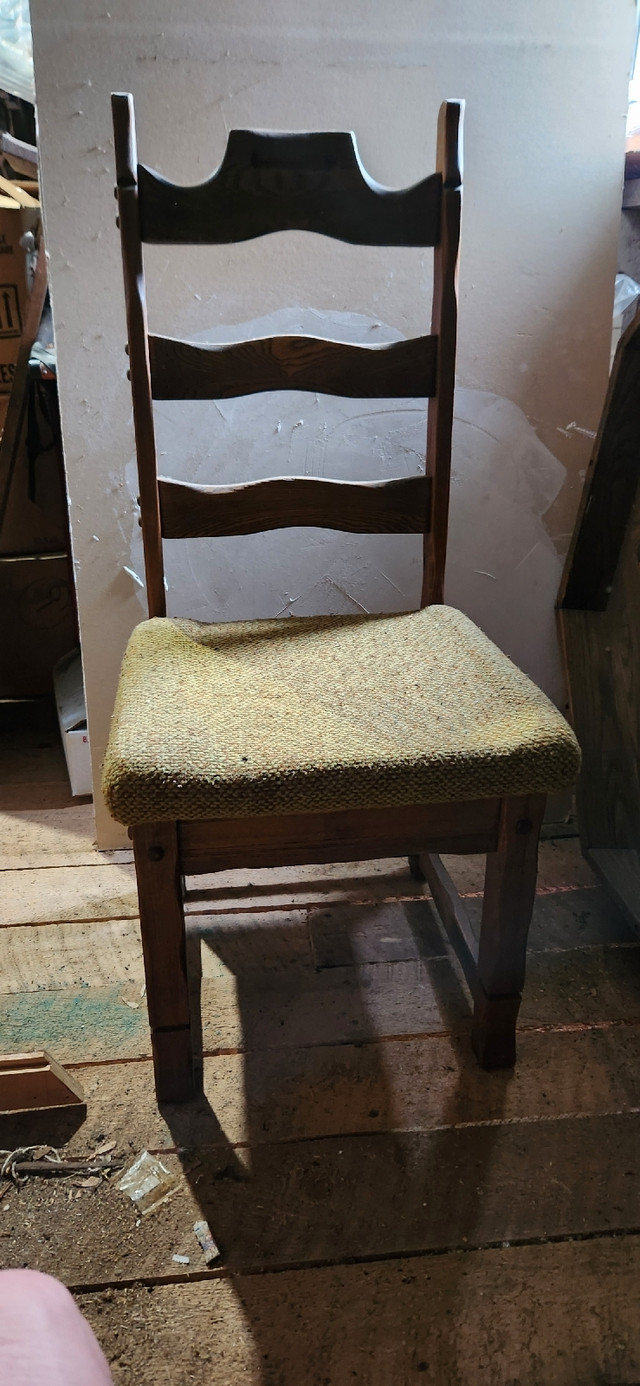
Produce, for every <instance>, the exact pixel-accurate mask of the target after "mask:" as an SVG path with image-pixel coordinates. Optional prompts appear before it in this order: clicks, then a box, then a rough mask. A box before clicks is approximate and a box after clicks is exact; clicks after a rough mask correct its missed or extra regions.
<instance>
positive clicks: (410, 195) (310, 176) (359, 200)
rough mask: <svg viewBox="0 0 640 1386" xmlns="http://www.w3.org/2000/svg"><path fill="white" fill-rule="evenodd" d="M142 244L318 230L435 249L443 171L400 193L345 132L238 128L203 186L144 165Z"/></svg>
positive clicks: (214, 241)
mask: <svg viewBox="0 0 640 1386" xmlns="http://www.w3.org/2000/svg"><path fill="white" fill-rule="evenodd" d="M138 180H139V184H140V213H141V230H142V239H143V241H147V242H149V243H150V244H155V245H159V244H171V245H185V244H200V245H204V244H206V245H226V244H229V243H230V242H233V241H244V240H250V239H252V238H253V237H254V236H264V235H267V234H268V233H269V232H272V231H287V230H288V231H290V230H301V231H316V232H319V233H320V234H321V235H324V236H333V237H335V238H336V239H338V240H342V241H347V242H350V243H351V244H353V245H389V246H391V245H406V246H429V245H435V244H436V242H437V240H438V237H439V231H440V197H441V189H442V178H441V175H440V174H439V173H436V174H432V175H431V177H429V178H425V179H423V180H422V181H421V182H419V183H416V184H415V185H414V186H413V187H411V188H405V189H401V190H397V191H396V190H393V189H390V188H383V187H381V186H380V185H379V184H377V183H375V182H374V181H373V179H371V178H370V177H369V175H368V174H367V173H366V172H365V170H364V169H363V167H362V164H361V162H360V156H359V154H358V149H357V145H356V141H355V136H354V135H353V134H350V133H348V132H337V131H336V132H332V131H328V132H320V133H313V134H269V133H266V132H263V131H259V130H231V131H230V132H229V137H228V141H227V148H226V150H225V153H224V157H223V160H222V163H221V164H220V166H219V168H218V169H217V171H216V172H215V173H213V174H212V175H211V177H210V178H209V179H208V180H207V181H206V182H205V183H200V184H198V185H196V186H192V187H186V188H185V187H179V186H178V185H177V184H176V183H170V182H168V181H167V179H165V178H162V177H161V176H160V174H158V173H155V172H154V171H153V169H150V168H147V167H145V166H144V165H140V166H139V168H138Z"/></svg>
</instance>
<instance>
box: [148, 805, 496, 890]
mask: <svg viewBox="0 0 640 1386" xmlns="http://www.w3.org/2000/svg"><path fill="white" fill-rule="evenodd" d="M499 813H500V800H499V799H481V800H477V801H475V802H473V803H471V802H468V803H455V804H453V803H452V804H415V805H408V806H407V807H406V808H405V807H401V808H376V809H373V808H370V809H342V810H339V811H337V812H334V813H306V814H304V813H300V814H285V815H282V816H281V817H275V816H274V817H270V816H267V815H265V816H264V817H260V818H219V819H210V820H208V821H204V820H201V821H195V822H193V823H189V822H181V823H179V824H178V836H179V842H180V855H181V860H182V865H183V870H184V873H185V875H199V874H200V873H204V872H207V871H224V870H229V869H231V868H232V867H235V866H247V867H258V866H289V865H292V866H293V865H297V864H299V863H301V862H314V861H315V862H322V861H365V860H367V859H371V860H373V859H379V858H381V857H393V856H407V855H408V853H409V851H415V852H421V851H435V852H451V851H453V852H486V851H491V850H493V848H494V847H496V845H497V841H498V837H497V832H498V819H499ZM134 831H135V832H138V831H139V829H135V830H134Z"/></svg>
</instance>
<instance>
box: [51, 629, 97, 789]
mask: <svg viewBox="0 0 640 1386" xmlns="http://www.w3.org/2000/svg"><path fill="white" fill-rule="evenodd" d="M53 686H54V689H55V695H56V707H57V709H58V722H59V724H60V735H61V737H62V745H63V747H64V754H65V760H66V762H67V771H68V773H69V782H70V784H71V793H72V794H73V795H74V796H78V795H80V794H91V790H92V784H91V750H90V746H89V733H88V731H87V709H86V707H85V701H84V684H83V681H82V660H81V658H80V651H79V650H77V649H76V650H71V652H70V653H69V654H67V655H64V656H63V658H62V659H59V660H58V663H57V664H56V666H55V668H54V671H53Z"/></svg>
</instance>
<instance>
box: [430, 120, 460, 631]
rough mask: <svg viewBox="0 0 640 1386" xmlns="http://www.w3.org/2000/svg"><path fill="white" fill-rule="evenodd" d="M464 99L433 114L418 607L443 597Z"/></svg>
mask: <svg viewBox="0 0 640 1386" xmlns="http://www.w3.org/2000/svg"><path fill="white" fill-rule="evenodd" d="M463 114H464V103H463V102H457V101H445V102H444V103H443V105H442V106H441V107H440V115H439V118H438V155H437V168H438V171H439V173H440V174H441V176H442V180H443V188H442V211H441V223H440V239H439V242H438V244H437V245H436V247H435V253H434V266H433V301H432V309H431V331H432V333H433V334H434V335H435V336H436V337H437V338H438V379H437V391H436V395H435V398H434V399H432V401H431V403H430V405H429V420H428V425H427V456H426V470H427V476H429V477H431V479H432V481H433V489H432V492H431V518H430V523H429V525H428V526H427V527H426V529H425V535H427V534H428V538H425V551H424V575H423V586H422V598H421V601H422V605H423V606H428V605H430V603H432V602H435V603H438V602H442V601H444V574H445V565H446V560H447V533H448V526H449V490H450V482H451V430H452V427H453V395H454V387H455V361H456V338H457V323H458V296H457V269H458V247H459V244H460V212H461V206H462V191H461V183H462V155H461V148H462V119H463Z"/></svg>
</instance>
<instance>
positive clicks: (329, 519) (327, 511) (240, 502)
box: [158, 476, 430, 539]
mask: <svg viewBox="0 0 640 1386" xmlns="http://www.w3.org/2000/svg"><path fill="white" fill-rule="evenodd" d="M429 485H430V483H429V479H428V478H427V477H425V476H411V477H398V478H397V479H395V480H393V481H367V482H350V481H320V480H318V479H317V478H315V477H302V476H301V477H297V476H292V477H288V476H279V477H272V478H270V479H269V480H267V481H250V482H247V483H246V484H245V485H238V486H196V485H193V484H191V483H190V482H181V481H169V480H168V479H167V478H166V477H160V478H159V482H158V487H159V493H160V513H161V523H162V533H163V535H164V538H165V539H184V538H186V537H187V536H196V535H200V536H204V535H206V536H208V537H209V538H213V537H215V536H218V535H223V534H256V533H260V532H262V531H264V530H269V529H287V528H290V527H291V526H292V525H316V526H317V527H318V528H320V529H336V530H345V531H347V532H348V533H356V534H419V533H421V532H422V527H423V525H424V523H425V520H426V518H428V506H427V495H428V489H429Z"/></svg>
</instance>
